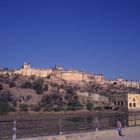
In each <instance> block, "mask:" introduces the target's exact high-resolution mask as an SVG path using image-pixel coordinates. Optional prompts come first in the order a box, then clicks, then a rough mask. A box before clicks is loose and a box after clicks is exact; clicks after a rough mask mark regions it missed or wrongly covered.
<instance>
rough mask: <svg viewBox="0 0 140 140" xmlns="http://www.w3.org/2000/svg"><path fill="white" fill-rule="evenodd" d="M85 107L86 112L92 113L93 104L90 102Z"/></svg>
mask: <svg viewBox="0 0 140 140" xmlns="http://www.w3.org/2000/svg"><path fill="white" fill-rule="evenodd" d="M86 107H87V110H89V111H92V110H93V108H94V104H93V103H91V102H89V103H87V106H86Z"/></svg>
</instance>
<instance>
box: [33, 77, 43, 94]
mask: <svg viewBox="0 0 140 140" xmlns="http://www.w3.org/2000/svg"><path fill="white" fill-rule="evenodd" d="M33 88H34V90H36V92H37V94H42V93H43V89H44V80H43V79H41V78H40V79H37V80H36V81H35V82H34V86H33Z"/></svg>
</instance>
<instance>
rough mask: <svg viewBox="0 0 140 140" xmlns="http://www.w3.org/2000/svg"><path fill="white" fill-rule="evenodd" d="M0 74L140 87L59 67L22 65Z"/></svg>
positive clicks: (118, 79)
mask: <svg viewBox="0 0 140 140" xmlns="http://www.w3.org/2000/svg"><path fill="white" fill-rule="evenodd" d="M0 73H1V74H2V73H3V74H6V73H7V74H18V75H21V76H36V77H47V78H49V79H52V80H65V81H73V82H74V81H77V82H78V81H83V82H95V83H97V84H116V85H123V86H125V87H132V88H139V85H140V84H139V82H138V81H133V80H131V81H128V80H125V79H123V78H117V79H116V80H105V78H104V75H103V74H93V73H88V72H84V71H78V70H73V69H68V70H64V68H63V67H61V66H55V67H54V68H52V69H49V68H32V67H31V66H30V64H29V63H24V64H23V65H22V67H21V68H19V69H15V70H14V71H9V70H1V71H0Z"/></svg>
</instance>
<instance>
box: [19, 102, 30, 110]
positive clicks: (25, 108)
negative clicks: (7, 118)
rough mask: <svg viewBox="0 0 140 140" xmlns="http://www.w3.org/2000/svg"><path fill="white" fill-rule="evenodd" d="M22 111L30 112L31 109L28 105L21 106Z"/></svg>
mask: <svg viewBox="0 0 140 140" xmlns="http://www.w3.org/2000/svg"><path fill="white" fill-rule="evenodd" d="M19 108H20V110H21V111H24V112H28V110H29V108H28V105H27V104H20V106H19Z"/></svg>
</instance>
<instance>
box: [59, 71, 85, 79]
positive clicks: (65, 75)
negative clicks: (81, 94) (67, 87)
mask: <svg viewBox="0 0 140 140" xmlns="http://www.w3.org/2000/svg"><path fill="white" fill-rule="evenodd" d="M62 80H68V81H82V80H83V76H82V74H81V73H75V72H65V73H62Z"/></svg>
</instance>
